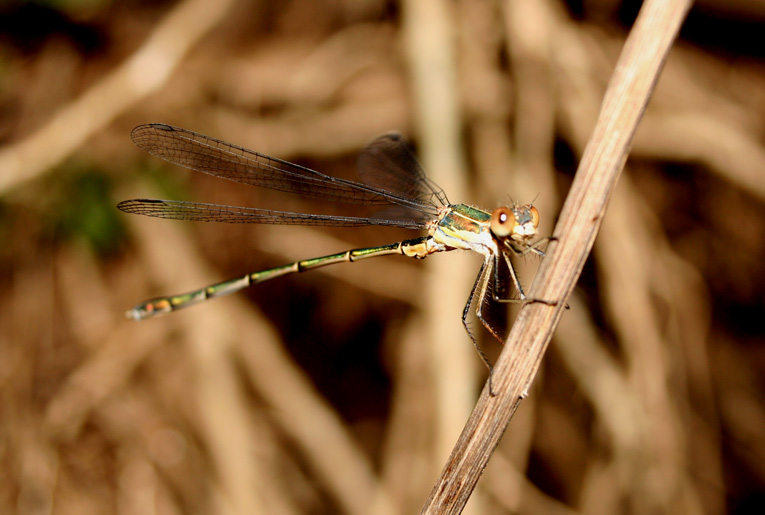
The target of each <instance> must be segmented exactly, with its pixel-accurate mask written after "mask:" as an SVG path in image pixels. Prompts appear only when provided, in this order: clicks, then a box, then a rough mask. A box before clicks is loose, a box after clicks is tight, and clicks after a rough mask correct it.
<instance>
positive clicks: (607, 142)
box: [421, 0, 691, 514]
mask: <svg viewBox="0 0 765 515" xmlns="http://www.w3.org/2000/svg"><path fill="white" fill-rule="evenodd" d="M690 4H691V3H690V2H689V1H687V0H677V1H673V2H666V1H657V0H652V1H647V2H646V3H644V4H643V7H642V9H641V11H640V14H639V15H638V18H637V20H636V22H635V26H634V27H633V29H632V31H631V33H630V35H629V37H628V38H627V41H626V43H625V46H624V49H623V51H622V54H621V56H620V58H619V61H618V63H617V65H616V69H615V72H614V76H613V77H612V80H611V83H610V84H609V88H608V91H607V92H606V95H605V99H604V102H603V107H602V110H601V113H600V116H599V118H598V121H597V124H596V126H595V130H594V133H593V136H592V138H591V140H590V142H589V144H588V145H587V148H586V149H585V152H584V156H583V157H582V161H581V163H580V166H579V170H578V172H577V175H576V178H575V180H574V183H573V184H572V186H571V192H570V193H569V195H568V198H567V199H566V202H565V204H564V206H563V210H562V212H561V217H560V221H559V223H558V226H557V227H556V230H555V233H554V234H555V236H556V237H557V238H558V240H557V241H556V242H554V243H552V244H551V245H550V248H549V251H548V257H547V258H546V259H545V260H544V261H543V262H542V265H541V267H540V270H539V272H538V274H537V277H536V279H535V281H534V283H533V284H532V286H531V288H530V290H529V296H530V297H531V298H542V299H555V300H557V301H558V303H557V305H555V306H550V305H547V304H541V303H532V304H528V305H526V306H525V307H524V308H523V309H522V310H521V313H520V315H519V317H518V319H517V320H516V322H515V325H514V326H513V329H512V332H511V333H510V336H509V337H508V340H507V342H506V345H505V349H504V351H503V352H502V355H501V356H500V358H499V360H498V362H497V366H496V368H495V369H494V376H493V385H494V390H495V391H496V392H497V393H498V394H497V395H496V396H494V397H492V396H490V395H489V391H488V388H487V387H484V390H483V392H482V394H481V397H480V399H479V401H478V404H477V406H476V408H475V410H474V411H473V413H472V414H471V416H470V419H469V420H468V422H467V424H466V426H465V429H464V430H463V432H462V434H461V435H460V438H459V440H458V441H457V444H456V445H455V448H454V450H453V451H452V454H451V455H450V456H449V459H448V461H447V463H446V466H445V467H444V469H443V471H442V473H441V477H439V479H438V481H437V482H436V484H435V487H434V488H433V491H432V492H431V494H430V497H429V498H428V500H427V501H426V503H425V505H424V507H423V509H422V512H421V513H438V514H448V513H460V512H461V511H462V509H463V508H464V506H465V504H466V503H467V500H468V498H469V496H470V494H471V492H472V491H473V489H474V488H475V485H476V483H477V482H478V478H479V477H480V475H481V473H482V472H483V470H484V468H485V467H486V464H487V463H488V460H489V457H490V456H491V453H492V452H493V450H494V448H495V447H496V445H497V444H498V443H499V440H500V438H501V436H502V434H503V432H504V430H505V428H506V427H507V424H508V422H509V421H510V418H511V417H512V415H513V413H514V412H515V410H516V409H517V407H518V405H519V404H520V401H521V400H522V399H523V398H524V397H525V396H526V395H527V393H528V388H529V386H530V384H531V381H532V380H533V378H534V375H535V374H536V371H537V369H538V368H539V363H540V361H541V359H542V356H543V354H544V351H545V349H546V347H547V345H548V343H549V341H550V339H551V338H552V334H553V331H554V329H555V327H556V326H557V323H558V320H559V319H560V317H561V316H562V314H563V310H564V309H565V303H566V299H567V298H568V296H569V295H570V293H571V291H572V290H573V288H574V286H575V285H576V282H577V280H578V278H579V275H580V274H581V270H582V268H583V266H584V263H585V260H586V258H587V255H588V254H589V252H590V249H591V248H592V245H593V243H594V241H595V236H596V235H597V231H598V228H599V226H600V222H601V220H602V218H603V215H604V214H605V209H606V205H607V203H608V199H609V198H610V196H611V193H612V191H613V189H614V187H615V186H616V182H617V179H618V177H619V174H620V172H621V170H622V168H623V166H624V162H625V160H626V158H627V154H628V151H629V146H630V143H631V141H632V137H633V135H634V133H635V130H636V129H637V126H638V122H639V121H640V118H641V116H642V114H643V111H644V110H645V106H646V104H647V103H648V100H649V98H650V96H651V93H652V91H653V89H654V86H655V83H656V80H657V79H658V76H659V72H660V70H661V68H662V65H663V64H664V61H665V59H666V56H667V54H668V52H669V49H670V47H671V44H672V42H673V41H674V39H675V36H676V35H677V32H678V30H679V28H680V25H681V23H682V21H683V19H684V18H685V14H686V12H687V11H688V9H689V8H690Z"/></svg>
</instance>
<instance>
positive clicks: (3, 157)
mask: <svg viewBox="0 0 765 515" xmlns="http://www.w3.org/2000/svg"><path fill="white" fill-rule="evenodd" d="M232 4H233V1H232V0H225V1H221V2H208V1H206V0H186V1H185V2H182V3H180V4H178V6H177V7H175V8H174V9H173V10H172V11H170V13H169V14H168V15H166V16H165V17H164V18H163V20H162V21H161V22H160V23H159V24H158V25H157V28H156V29H155V30H154V32H153V33H152V35H151V37H149V39H148V40H147V41H146V43H144V44H143V46H142V47H141V48H139V49H138V50H137V51H136V52H135V53H134V54H133V55H132V56H131V57H130V59H128V60H127V61H125V62H124V63H123V64H122V65H120V66H119V67H117V68H116V69H115V70H114V71H112V72H111V73H110V74H109V75H107V76H105V77H104V78H103V79H101V80H100V81H99V82H97V83H96V84H94V85H93V87H91V88H90V89H89V90H88V91H86V92H85V93H84V94H83V95H82V96H81V97H80V98H78V99H76V100H74V101H72V103H70V104H69V105H67V106H66V107H64V108H63V109H61V111H60V112H59V113H57V114H56V115H55V116H54V117H53V118H51V120H50V121H49V122H48V123H47V124H46V125H44V126H42V127H40V128H39V129H38V130H37V131H36V132H35V133H33V134H32V135H30V136H29V137H27V138H26V139H24V140H22V141H20V142H18V143H16V144H14V145H12V146H10V147H6V148H3V149H0V170H2V171H3V173H2V174H0V192H5V191H7V190H9V189H11V188H14V187H16V186H19V185H20V184H21V183H23V182H25V181H29V180H31V179H34V178H36V177H38V176H39V175H41V174H42V173H44V172H46V171H47V170H48V169H49V168H51V167H53V166H55V165H56V164H58V163H59V162H61V161H62V160H63V159H65V158H66V157H67V156H68V155H69V154H70V153H71V152H73V151H74V150H75V149H76V148H78V147H79V146H80V145H82V144H83V143H84V142H85V140H87V139H88V138H89V137H91V136H92V135H93V134H94V133H95V132H97V131H98V130H99V129H101V128H102V127H103V126H105V125H107V124H108V123H110V122H111V121H112V120H113V119H114V118H115V117H117V116H119V115H120V114H122V113H124V112H125V111H126V110H127V109H129V108H130V107H131V106H132V105H133V104H135V103H136V102H138V101H139V100H141V99H142V98H144V97H145V96H146V95H148V94H149V93H152V92H154V91H156V90H158V89H159V88H160V87H161V86H162V85H163V84H164V83H165V81H166V80H167V79H168V77H170V75H171V74H172V72H173V70H175V67H176V66H177V65H178V63H180V61H181V60H182V59H183V57H184V56H185V55H186V52H188V50H189V49H190V48H191V47H192V46H193V45H194V44H195V43H196V42H197V41H199V39H200V38H201V37H202V36H204V34H206V33H207V32H208V31H209V30H210V29H212V28H213V27H214V26H215V25H216V24H217V23H218V22H219V21H220V20H221V19H223V17H224V15H225V14H226V12H227V11H228V8H229V7H230V6H231V5H232Z"/></svg>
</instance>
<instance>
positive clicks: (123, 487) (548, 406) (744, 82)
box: [0, 0, 765, 514]
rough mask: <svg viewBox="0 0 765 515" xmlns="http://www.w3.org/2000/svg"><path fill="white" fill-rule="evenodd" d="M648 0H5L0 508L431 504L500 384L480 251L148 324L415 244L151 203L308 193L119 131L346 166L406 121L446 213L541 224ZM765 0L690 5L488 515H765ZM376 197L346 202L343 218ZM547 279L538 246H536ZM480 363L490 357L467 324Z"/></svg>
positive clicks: (373, 265)
mask: <svg viewBox="0 0 765 515" xmlns="http://www.w3.org/2000/svg"><path fill="white" fill-rule="evenodd" d="M638 8H639V3H638V2H612V1H607V0H592V1H585V2H568V3H566V2H557V1H554V0H535V1H506V2H499V1H489V0H456V1H449V2H447V1H444V0H421V1H417V0H402V1H400V2H396V1H385V0H332V1H330V0H322V1H316V0H290V1H284V2H267V1H254V0H253V1H248V0H225V1H220V2H207V1H205V0H181V1H177V2H176V1H160V2H156V1H154V2H148V1H140V0H127V1H121V2H115V1H109V0H47V1H43V0H40V1H27V2H24V1H13V0H10V1H9V0H6V1H5V2H3V3H2V5H1V6H0V27H1V28H0V193H1V194H2V196H1V197H0V242H2V245H1V246H0V287H1V288H2V292H3V294H2V295H1V296H0V395H1V397H0V420H1V421H2V422H1V423H0V512H2V513H19V514H38V513H40V514H42V513H56V514H68V513H77V514H89V513H94V514H95V513H120V514H132V513H140V514H150V513H157V514H176V513H178V514H186V513H198V514H205V513H216V514H218V513H248V514H251V513H269V514H292V513H311V514H320V513H381V514H382V513H414V512H417V511H419V508H420V506H421V505H422V503H423V501H424V500H425V498H426V497H427V496H428V494H429V492H430V489H431V487H432V485H433V483H434V481H435V479H436V477H437V475H438V473H439V471H440V469H441V467H442V466H443V463H444V461H445V459H446V457H447V455H448V453H449V450H450V449H451V446H452V445H453V443H454V441H455V440H456V438H457V436H458V435H459V432H460V431H461V428H462V425H463V424H464V422H465V420H466V419H467V416H468V414H469V413H470V409H471V407H472V405H473V403H474V401H475V399H476V398H477V396H478V392H479V390H480V388H481V387H482V385H483V383H484V381H485V380H486V377H487V372H486V369H485V367H484V366H483V364H482V363H481V361H480V359H479V357H478V355H477V354H476V353H475V351H474V349H473V347H472V345H471V344H470V340H469V339H468V337H467V335H466V334H465V332H464V330H463V328H462V324H461V322H460V316H461V314H462V309H463V307H464V303H465V301H466V300H467V296H468V293H469V291H470V287H471V286H472V281H473V280H474V278H475V275H476V274H477V272H478V268H479V266H480V262H481V258H480V257H479V256H476V255H470V254H468V253H457V252H455V253H448V254H443V255H435V256H433V257H430V258H428V259H426V260H425V261H414V260H407V259H404V258H397V257H389V258H384V259H382V258H381V259H376V260H369V261H364V262H361V263H357V264H353V265H338V266H334V267H329V268H326V269H322V270H317V271H312V272H310V273H307V274H297V275H294V276H291V277H285V278H281V279H278V280H275V281H272V282H269V283H265V284H262V285H259V286H257V287H254V288H251V289H249V290H248V291H245V292H242V293H239V294H236V295H233V296H230V297H228V298H225V299H218V300H214V301H210V302H208V303H205V304H203V305H200V306H196V307H193V308H190V309H188V310H183V311H180V312H177V313H173V314H171V315H169V316H166V317H159V318H156V319H151V320H146V321H142V322H135V321H131V320H127V319H125V318H124V316H123V314H124V312H125V311H126V310H127V309H128V308H130V307H131V306H132V305H134V304H136V303H137V302H139V301H141V300H144V299H146V298H149V297H153V296H159V295H168V294H174V293H180V292H184V291H188V290H192V289H195V288H198V287H201V286H204V285H206V284H208V283H212V282H215V281H219V280H223V279H227V278H230V277H235V276H238V275H241V274H244V273H247V272H252V271H256V270H260V269H263V268H268V267H271V266H277V265H281V264H285V263H288V262H291V261H293V260H297V259H305V258H309V257H315V256H321V255H325V254H330V253H335V252H340V251H344V250H347V249H349V248H357V247H363V246H369V245H377V244H383V243H390V242H393V241H398V240H400V239H404V238H412V237H415V236H417V235H418V234H417V233H413V232H412V231H404V230H396V229H380V228H370V229H344V230H328V229H306V228H300V227H271V226H254V225H251V226H245V225H231V226H226V225H223V224H204V223H198V224H192V223H186V222H178V221H168V220H157V219H150V218H144V217H138V216H128V215H125V214H123V213H121V212H119V211H118V210H117V209H116V208H115V205H116V203H117V202H119V201H120V200H124V199H129V198H141V197H157V198H171V199H182V200H195V201H200V202H218V203H229V204H234V205H244V206H253V207H267V208H268V207H270V208H277V209H287V210H296V211H310V210H312V209H314V208H315V207H316V206H315V205H312V204H310V203H303V202H301V201H300V200H299V199H295V198H291V197H289V196H286V195H280V194H276V193H273V192H269V191H262V190H259V189H257V188H251V187H247V186H241V185H237V184H234V183H231V182H229V181H222V180H216V179H214V178H211V177H208V176H204V175H203V174H198V173H194V172H190V171H188V170H185V169H181V168H179V167H176V166H172V165H169V164H167V163H164V162H161V161H160V160H158V159H156V158H153V157H151V156H149V155H148V154H146V153H145V152H143V151H141V150H139V149H138V148H137V147H135V146H134V145H133V144H132V142H131V141H130V136H129V135H130V131H131V129H132V128H133V127H134V126H136V125H138V124H141V123H147V122H164V123H170V124H173V125H177V126H181V127H185V128H188V129H191V130H194V131H198V132H202V133H205V134H208V135H210V136H213V137H216V138H220V139H224V140H227V141H230V142H232V143H235V144H239V145H242V146H245V147H247V148H251V149H254V150H258V151H260V152H264V153H267V154H270V155H273V156H277V157H279V158H282V159H287V160H290V161H294V162H297V163H300V164H302V165H305V166H309V167H311V168H314V169H317V170H320V171H322V172H324V173H329V174H334V175H339V176H342V177H347V178H355V158H356V155H357V153H358V151H359V150H360V149H361V148H362V147H363V146H364V145H365V144H366V143H368V142H369V141H370V140H372V139H373V138H374V137H376V136H378V135H379V134H381V133H383V132H385V131H388V130H399V131H401V132H403V133H405V134H406V135H407V136H408V137H409V138H410V139H411V141H412V143H413V144H414V145H415V147H416V150H417V152H418V155H419V157H420V159H421V162H422V164H423V166H424V168H425V169H426V171H427V172H428V174H429V176H430V177H431V178H432V179H434V180H435V181H436V182H437V183H438V184H440V185H441V186H442V187H443V188H444V189H445V191H446V193H447V195H448V196H449V199H450V200H451V201H452V202H465V203H471V204H474V205H477V206H481V207H484V208H486V209H489V210H490V209H493V208H495V207H497V206H499V205H505V204H508V203H509V202H510V201H511V199H512V200H517V201H520V202H524V203H525V202H531V201H533V202H534V203H535V205H536V206H537V207H538V209H539V210H540V212H541V214H542V227H541V233H542V234H543V235H549V234H552V231H553V227H554V222H555V219H556V216H557V213H558V212H559V209H560V205H561V203H562V200H563V198H564V197H565V195H566V192H567V190H568V187H569V185H570V182H571V180H572V178H573V174H574V172H575V170H576V165H577V162H578V159H579V157H580V155H581V153H582V151H583V148H584V145H585V144H586V142H587V138H588V136H589V134H590V132H591V130H592V127H593V125H594V122H595V119H596V116H597V114H598V111H599V106H600V101H601V98H602V96H603V93H604V90H605V88H606V86H607V83H608V80H609V77H610V75H611V73H612V70H613V67H614V64H615V62H616V59H617V57H618V54H619V52H620V50H621V47H622V45H623V42H624V39H625V37H626V34H627V33H628V30H629V27H630V26H631V24H632V22H633V21H634V17H635V15H636V13H637V10H638ZM763 33H765V4H763V3H762V2H758V1H755V0H737V1H735V2H730V1H721V0H705V1H700V2H697V4H696V5H695V7H694V9H693V11H692V12H691V14H690V16H689V18H688V20H687V22H686V24H685V26H684V28H683V31H682V33H681V37H680V39H679V40H678V42H677V44H676V46H675V48H674V49H673V51H672V53H671V54H670V56H669V59H668V60H667V63H666V68H665V70H664V73H663V75H662V77H661V79H660V81H659V83H658V86H657V90H656V93H655V96H654V98H653V100H652V102H651V104H650V106H649V109H648V112H647V113H646V115H645V118H644V121H643V123H642V125H641V127H640V129H639V131H638V134H637V136H636V139H635V142H634V149H633V152H632V154H631V157H630V159H629V161H628V162H627V165H626V168H625V172H624V174H623V176H622V180H621V182H620V184H619V187H618V190H617V192H616V193H615V195H614V196H613V198H612V200H611V204H610V206H609V211H608V213H607V215H606V218H605V222H604V225H603V228H602V231H601V233H600V235H599V237H598V240H597V242H596V246H595V249H594V252H593V254H592V256H591V258H590V260H589V262H588V265H587V267H586V268H585V270H584V274H583V276H582V278H581V281H580V283H579V286H578V288H577V290H576V291H575V293H574V295H573V296H572V298H571V299H570V301H569V304H570V307H571V309H570V310H568V311H567V312H566V313H565V314H564V317H563V320H562V323H561V325H560V327H559V328H558V331H557V333H556V336H555V338H554V340H553V343H552V345H551V346H550V348H549V351H548V353H547V355H546V356H545V359H544V362H543V364H542V368H541V369H540V373H539V375H538V377H537V379H536V381H535V383H534V385H533V389H532V391H531V392H530V395H529V397H528V398H527V399H526V400H525V401H524V402H523V403H522V405H521V407H520V409H519V410H518V412H517V413H516V415H515V417H514V418H513V420H512V422H511V424H510V426H509V427H508V429H507V431H506V433H505V436H504V439H503V441H502V443H501V445H500V447H499V448H498V449H497V451H496V452H495V454H494V456H493V457H492V460H491V461H490V463H489V466H488V468H487V470H486V471H485V473H484V475H483V477H482V478H481V480H480V481H479V483H478V488H477V490H476V491H475V493H474V494H473V497H472V498H471V500H470V502H469V503H468V505H467V509H466V511H465V512H466V513H479V514H494V513H532V514H536V513H540V514H541V513H545V514H550V513H553V514H557V513H560V514H571V513H599V514H601V513H651V514H656V513H684V514H685V513H689V514H696V513H698V514H702V513H704V514H706V513H710V514H719V513H761V512H762V508H763V506H765V403H764V402H763V394H764V393H765V384H764V383H763V378H764V376H763V371H764V370H765V347H763V336H764V334H765V331H764V330H763V327H764V326H763V324H762V320H763V315H765V312H763V297H764V293H763V292H765V273H764V269H763V266H762V263H763V259H765V216H764V215H765V206H764V205H763V200H764V199H765V174H764V173H763V170H765V145H764V144H765V40H763V36H762V34H763ZM348 214H351V215H352V214H353V213H348ZM518 261H519V268H520V269H521V278H522V280H523V282H524V284H526V285H529V284H530V283H531V281H532V279H533V276H534V271H535V270H536V266H537V265H538V259H536V258H533V257H527V258H525V259H520V260H518ZM471 326H472V327H473V329H474V331H475V332H476V333H477V334H479V335H480V336H481V341H482V345H483V347H484V349H485V350H486V352H487V354H489V356H490V357H492V359H494V358H495V357H496V356H497V355H498V353H499V350H500V348H499V347H500V345H499V344H498V343H497V342H495V341H493V340H492V339H491V338H490V336H489V335H488V333H486V332H485V331H483V328H482V327H481V325H480V323H479V322H477V321H476V320H475V319H474V318H471Z"/></svg>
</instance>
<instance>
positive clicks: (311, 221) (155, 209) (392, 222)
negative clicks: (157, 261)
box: [117, 199, 428, 229]
mask: <svg viewBox="0 0 765 515" xmlns="http://www.w3.org/2000/svg"><path fill="white" fill-rule="evenodd" d="M117 207H118V208H119V209H120V210H122V211H124V212H126V213H131V214H137V215H145V216H153V217H155V218H168V219H172V220H189V221H194V222H226V223H258V224H279V225H324V226H336V227H359V226H364V225H382V226H388V227H402V228H405V229H425V228H427V224H428V219H427V218H426V217H423V219H422V220H415V219H411V218H408V219H400V218H389V217H380V216H374V217H370V218H366V217H354V216H336V215H316V214H308V213H292V212H289V211H272V210H269V209H256V208H250V207H235V206H224V205H219V204H202V203H198V202H183V201H180V200H155V199H135V200H125V201H123V202H120V203H119V204H117Z"/></svg>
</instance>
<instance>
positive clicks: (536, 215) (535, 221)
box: [529, 205, 539, 229]
mask: <svg viewBox="0 0 765 515" xmlns="http://www.w3.org/2000/svg"><path fill="white" fill-rule="evenodd" d="M529 212H530V213H531V224H532V225H533V226H534V229H536V228H537V227H539V211H537V208H535V207H534V206H531V205H530V206H529Z"/></svg>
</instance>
